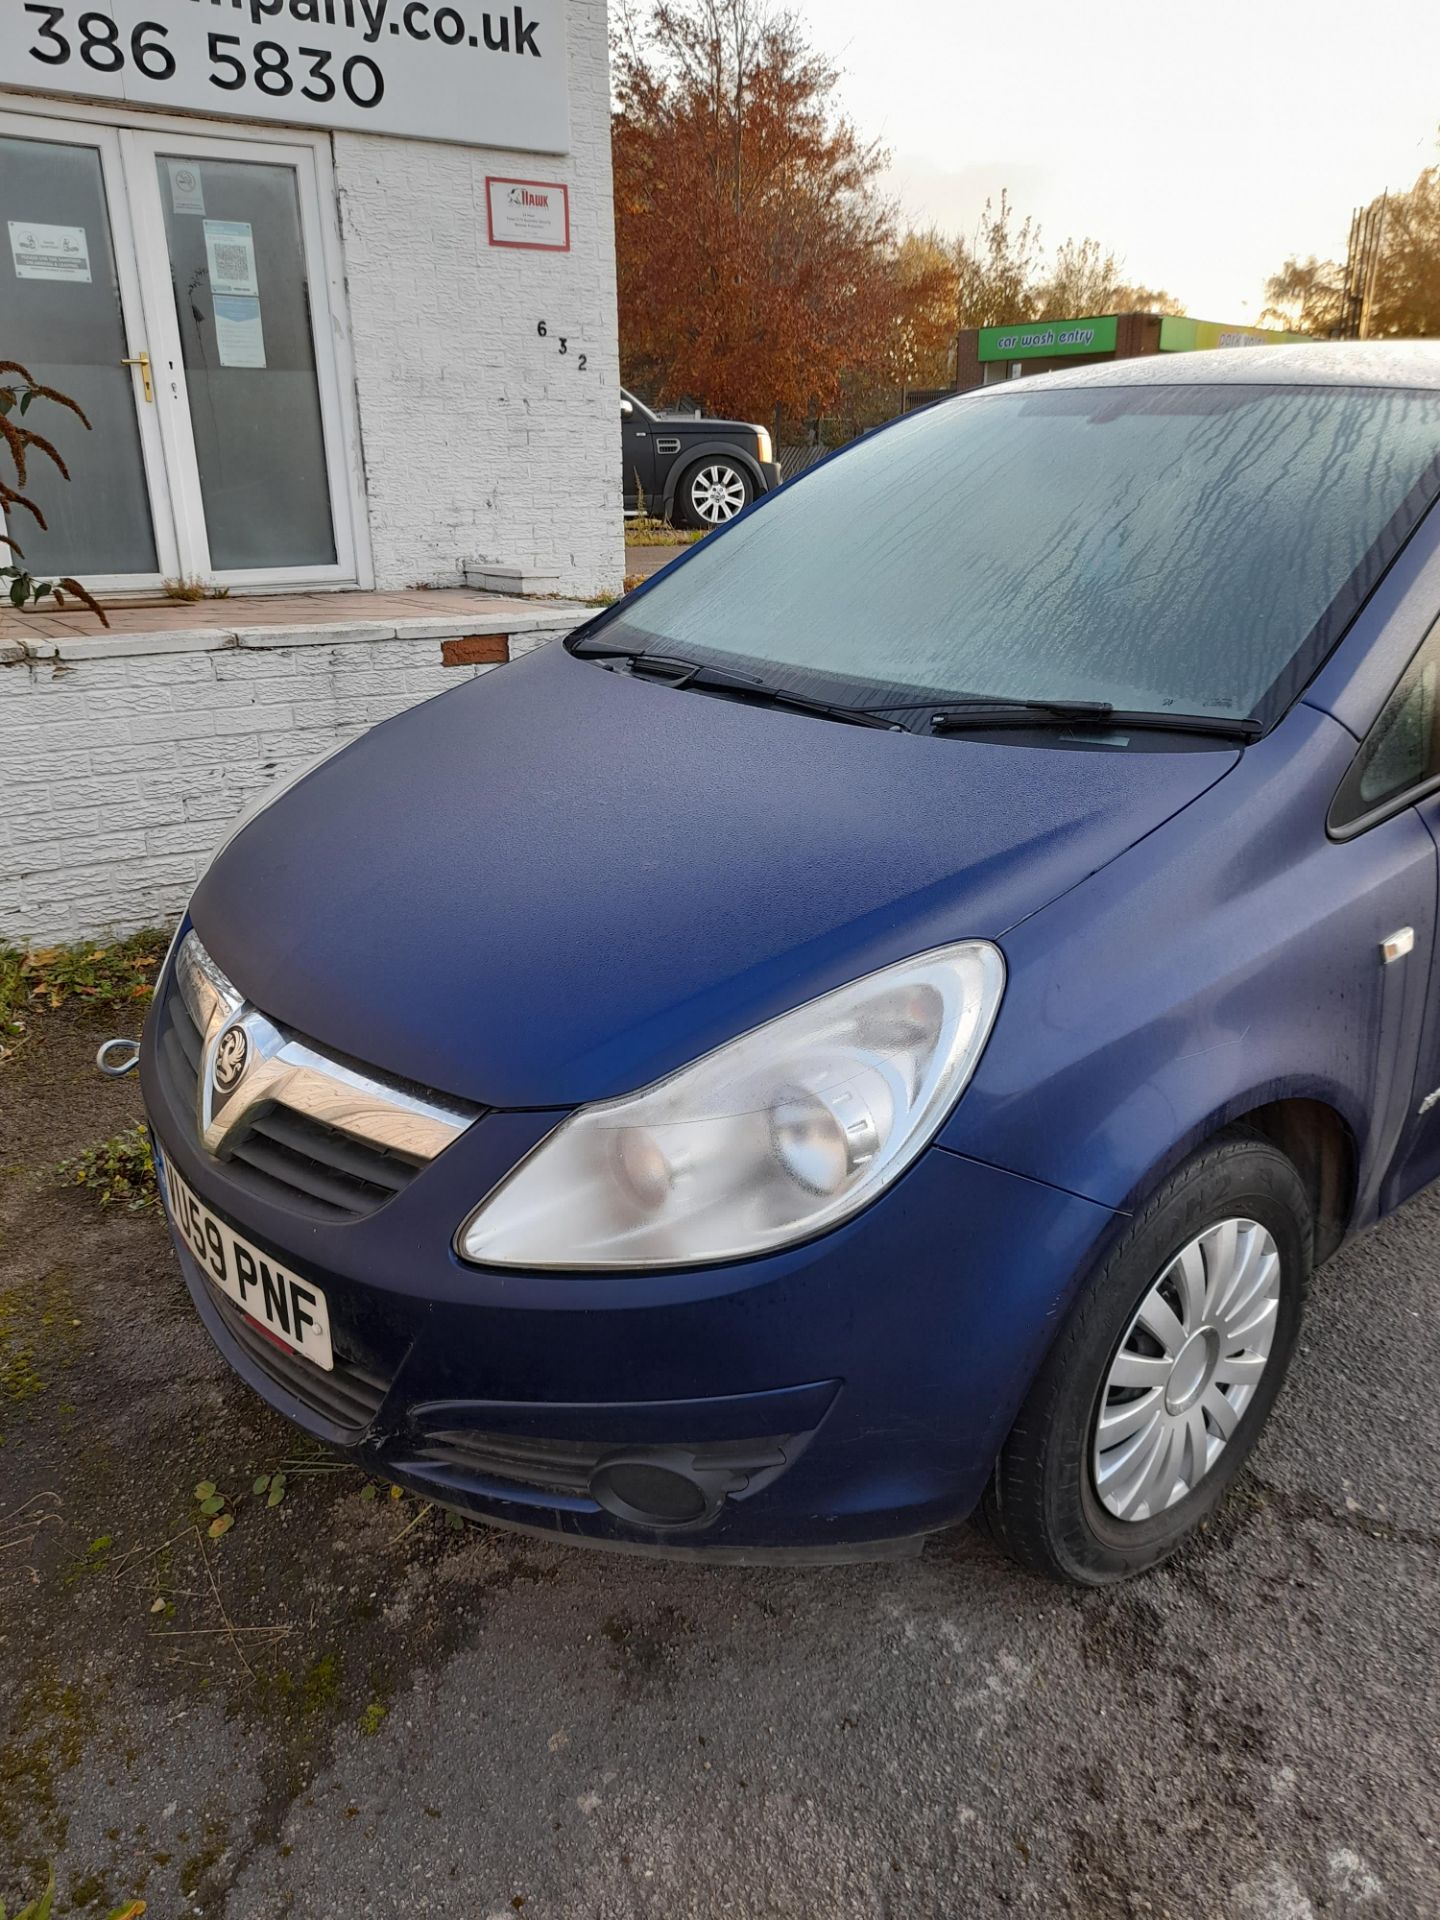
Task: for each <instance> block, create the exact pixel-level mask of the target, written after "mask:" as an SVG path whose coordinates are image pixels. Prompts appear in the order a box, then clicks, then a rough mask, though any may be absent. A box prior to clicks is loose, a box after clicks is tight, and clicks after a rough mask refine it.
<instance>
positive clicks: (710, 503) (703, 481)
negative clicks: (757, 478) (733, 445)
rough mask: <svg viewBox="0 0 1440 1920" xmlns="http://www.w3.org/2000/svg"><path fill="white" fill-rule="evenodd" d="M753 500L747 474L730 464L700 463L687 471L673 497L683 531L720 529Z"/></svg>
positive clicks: (706, 461)
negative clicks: (704, 528)
mask: <svg viewBox="0 0 1440 1920" xmlns="http://www.w3.org/2000/svg"><path fill="white" fill-rule="evenodd" d="M754 498H755V488H754V485H753V483H752V481H751V479H750V476H749V474H748V473H746V471H745V469H744V468H743V467H741V466H737V465H736V464H735V463H734V461H732V460H723V459H715V460H701V461H700V462H699V463H698V464H697V465H695V466H693V467H691V469H690V471H689V472H688V473H687V474H686V475H685V477H684V479H682V480H681V482H680V485H679V487H678V488H677V490H676V493H675V504H676V506H677V508H678V509H679V513H680V518H681V520H682V521H683V522H684V524H685V525H686V526H687V527H707V528H708V527H723V526H725V525H726V524H727V523H728V522H729V521H731V520H733V519H734V518H735V516H736V514H738V513H743V512H744V511H745V509H746V507H748V506H749V504H750V502H751V501H752V500H753V499H754Z"/></svg>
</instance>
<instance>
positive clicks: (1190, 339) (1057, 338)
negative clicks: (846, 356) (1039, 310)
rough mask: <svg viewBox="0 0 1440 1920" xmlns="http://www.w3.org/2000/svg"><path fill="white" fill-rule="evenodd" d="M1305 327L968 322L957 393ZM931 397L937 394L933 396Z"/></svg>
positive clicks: (1130, 316) (1167, 319)
mask: <svg viewBox="0 0 1440 1920" xmlns="http://www.w3.org/2000/svg"><path fill="white" fill-rule="evenodd" d="M1304 338H1305V335H1304V334H1302V333H1281V332H1279V331H1278V330H1271V329H1268V328H1265V327H1244V326H1227V325H1226V324H1225V323H1224V322H1222V321H1217V320H1192V319H1190V318H1189V317H1188V316H1179V315H1175V314H1168V313H1167V314H1163V315H1162V314H1158V313H1105V314H1090V315H1087V316H1084V317H1082V318H1080V319H1075V320H1027V321H1022V322H1019V323H1017V324H1016V325H1014V326H1004V327H966V328H964V329H963V330H962V331H961V333H960V335H959V338H958V343H957V353H956V371H955V391H956V392H960V393H964V392H967V391H968V390H969V389H970V388H972V387H979V386H989V385H991V384H992V383H993V382H994V381H996V380H1016V379H1020V378H1021V377H1023V376H1024V375H1025V374H1031V373H1053V372H1054V371H1055V370H1056V369H1057V368H1058V367H1076V366H1080V367H1087V366H1092V365H1094V364H1095V363H1096V362H1097V361H1102V360H1133V359H1135V358H1136V357H1137V356H1138V355H1140V354H1144V353H1193V352H1196V351H1197V350H1201V349H1204V348H1207V347H1263V346H1276V345H1280V344H1283V343H1285V342H1288V341H1296V340H1303V339H1304ZM930 397H931V398H933V397H935V396H933V395H932V396H930Z"/></svg>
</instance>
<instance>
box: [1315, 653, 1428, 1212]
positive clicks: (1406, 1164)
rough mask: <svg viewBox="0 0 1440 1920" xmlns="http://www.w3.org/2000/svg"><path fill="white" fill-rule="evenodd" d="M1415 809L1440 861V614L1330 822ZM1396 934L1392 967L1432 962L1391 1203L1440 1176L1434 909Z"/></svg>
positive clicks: (1407, 1066) (1387, 1179) (1393, 1162)
mask: <svg viewBox="0 0 1440 1920" xmlns="http://www.w3.org/2000/svg"><path fill="white" fill-rule="evenodd" d="M1407 809H1409V810H1413V812H1414V813H1416V814H1418V815H1419V817H1420V819H1421V821H1422V822H1423V823H1424V826H1425V828H1426V830H1427V832H1428V833H1429V835H1430V838H1431V841H1432V843H1433V846H1434V849H1435V857H1436V861H1437V865H1440V620H1437V622H1436V623H1435V625H1434V626H1433V627H1432V628H1431V629H1430V632H1429V634H1428V636H1427V637H1426V639H1425V641H1424V642H1423V643H1422V645H1421V647H1420V649H1419V651H1418V652H1417V653H1416V654H1415V656H1414V658H1413V659H1412V660H1411V662H1410V664H1409V666H1408V667H1407V668H1406V669H1405V672H1404V673H1403V674H1402V675H1401V677H1400V679H1399V681H1398V682H1397V684H1396V686H1395V690H1394V692H1393V693H1392V694H1391V695H1390V698H1389V699H1388V700H1387V701H1386V703H1385V706H1384V707H1383V708H1382V710H1381V713H1380V716H1379V718H1378V719H1377V720H1376V722H1375V724H1374V726H1373V727H1372V728H1371V729H1370V732H1369V733H1368V734H1367V735H1366V738H1365V740H1364V743H1363V744H1362V746H1361V749H1360V752H1359V753H1358V754H1357V756H1356V758H1355V761H1354V763H1353V764H1352V766H1351V768H1350V771H1349V773H1348V774H1347V776H1346V778H1345V781H1344V783H1343V784H1342V786H1341V788H1340V791H1339V792H1338V793H1337V794H1336V796H1335V803H1334V805H1333V806H1332V808H1331V813H1330V830H1331V833H1332V834H1333V835H1334V836H1335V837H1336V838H1339V839H1352V838H1354V837H1355V836H1356V835H1359V834H1364V833H1368V832H1370V831H1371V830H1372V829H1373V828H1375V827H1376V826H1378V825H1379V824H1380V823H1381V822H1383V821H1385V820H1387V819H1391V818H1393V817H1394V815H1395V814H1397V813H1399V812H1403V811H1405V810H1407ZM1395 932H1396V936H1397V942H1396V947H1397V950H1396V951H1394V952H1392V953H1387V955H1386V960H1387V962H1388V963H1389V965H1390V966H1391V967H1392V968H1395V969H1398V968H1400V967H1401V966H1406V967H1409V966H1415V965H1420V966H1424V967H1425V968H1426V969H1427V975H1428V977H1427V979H1426V982H1425V993H1424V1000H1423V1012H1422V1015H1421V1019H1420V1022H1419V1032H1418V1037H1417V1038H1415V1039H1413V1040H1412V1041H1411V1042H1410V1047H1409V1049H1408V1050H1407V1052H1408V1055H1409V1057H1406V1058H1403V1059H1402V1060H1400V1061H1399V1062H1398V1063H1397V1066H1396V1078H1397V1082H1398V1085H1397V1093H1398V1094H1399V1096H1400V1097H1401V1098H1404V1099H1405V1107H1404V1117H1403V1119H1402V1120H1401V1122H1400V1125H1399V1129H1398V1135H1397V1138H1396V1142H1395V1147H1394V1151H1393V1153H1392V1155H1391V1159H1390V1166H1389V1171H1388V1173H1387V1174H1386V1175H1385V1176H1384V1177H1383V1180H1382V1185H1381V1207H1382V1210H1384V1211H1388V1210H1389V1209H1390V1208H1392V1207H1395V1206H1398V1205H1399V1204H1400V1202H1401V1201H1402V1200H1405V1199H1407V1198H1408V1197H1409V1195H1411V1194H1412V1193H1415V1192H1417V1191H1418V1190H1419V1189H1420V1188H1421V1187H1423V1186H1426V1185H1428V1184H1429V1182H1430V1181H1432V1180H1434V1179H1436V1178H1440V961H1437V959H1436V946H1437V938H1440V927H1437V925H1436V924H1435V923H1434V919H1433V916H1432V923H1431V924H1430V925H1427V926H1423V927H1421V926H1416V927H1403V928H1397V929H1396V930H1395ZM1412 1031H1413V1029H1412ZM1407 1096H1408V1097H1407Z"/></svg>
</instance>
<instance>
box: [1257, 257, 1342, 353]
mask: <svg viewBox="0 0 1440 1920" xmlns="http://www.w3.org/2000/svg"><path fill="white" fill-rule="evenodd" d="M1344 307H1345V269H1344V268H1343V267H1342V266H1339V265H1337V264H1336V262H1335V261H1333V260H1317V259H1316V257H1315V255H1314V254H1313V253H1312V254H1311V255H1310V257H1309V259H1308V260H1300V259H1298V258H1296V257H1295V256H1293V255H1292V256H1291V258H1290V259H1288V260H1287V261H1286V262H1285V264H1284V266H1283V267H1281V269H1280V271H1279V272H1278V273H1272V274H1271V276H1270V278H1269V279H1268V280H1267V281H1266V282H1265V305H1264V307H1263V308H1262V309H1261V311H1260V324H1261V326H1276V327H1285V328H1287V329H1288V330H1289V331H1290V332H1292V333H1310V334H1314V335H1315V337H1316V338H1317V339H1321V340H1323V339H1326V338H1328V337H1329V336H1331V335H1333V334H1335V333H1338V332H1339V330H1340V324H1341V320H1342V318H1343V316H1344Z"/></svg>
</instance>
